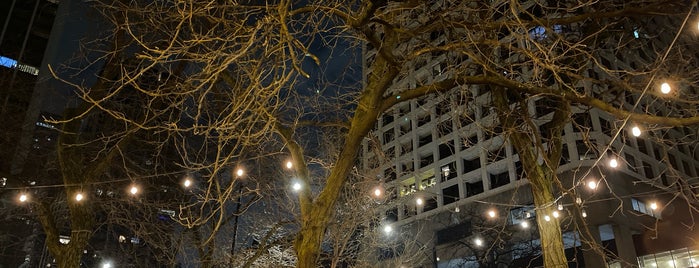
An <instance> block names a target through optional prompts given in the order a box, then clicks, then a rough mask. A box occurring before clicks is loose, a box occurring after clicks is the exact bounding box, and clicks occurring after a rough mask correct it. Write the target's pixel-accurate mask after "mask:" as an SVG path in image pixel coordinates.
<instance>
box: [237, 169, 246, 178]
mask: <svg viewBox="0 0 699 268" xmlns="http://www.w3.org/2000/svg"><path fill="white" fill-rule="evenodd" d="M235 175H237V176H238V177H242V176H243V175H245V171H244V170H243V169H242V168H239V169H238V170H236V171H235Z"/></svg>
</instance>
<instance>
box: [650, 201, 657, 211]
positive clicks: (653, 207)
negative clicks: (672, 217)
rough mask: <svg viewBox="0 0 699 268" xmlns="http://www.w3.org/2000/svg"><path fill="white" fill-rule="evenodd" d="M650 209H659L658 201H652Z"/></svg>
mask: <svg viewBox="0 0 699 268" xmlns="http://www.w3.org/2000/svg"><path fill="white" fill-rule="evenodd" d="M650 209H652V210H656V209H658V203H655V202H653V203H650Z"/></svg>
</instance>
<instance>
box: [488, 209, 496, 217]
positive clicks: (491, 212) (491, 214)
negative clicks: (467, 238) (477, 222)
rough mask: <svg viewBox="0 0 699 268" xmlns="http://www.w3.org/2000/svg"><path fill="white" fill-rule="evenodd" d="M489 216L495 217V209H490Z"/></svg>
mask: <svg viewBox="0 0 699 268" xmlns="http://www.w3.org/2000/svg"><path fill="white" fill-rule="evenodd" d="M488 217H491V218H495V210H490V211H488Z"/></svg>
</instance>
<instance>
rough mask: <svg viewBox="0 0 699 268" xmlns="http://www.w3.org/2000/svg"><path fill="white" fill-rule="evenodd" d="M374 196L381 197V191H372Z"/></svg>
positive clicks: (377, 189)
mask: <svg viewBox="0 0 699 268" xmlns="http://www.w3.org/2000/svg"><path fill="white" fill-rule="evenodd" d="M374 196H376V197H380V196H381V189H379V188H376V189H374Z"/></svg>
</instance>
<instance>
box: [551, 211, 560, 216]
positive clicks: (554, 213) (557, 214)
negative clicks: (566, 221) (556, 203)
mask: <svg viewBox="0 0 699 268" xmlns="http://www.w3.org/2000/svg"><path fill="white" fill-rule="evenodd" d="M552 215H553V217H554V218H558V217H560V216H561V214H559V213H558V211H554V212H553V213H552Z"/></svg>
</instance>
